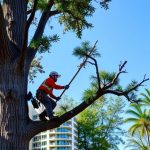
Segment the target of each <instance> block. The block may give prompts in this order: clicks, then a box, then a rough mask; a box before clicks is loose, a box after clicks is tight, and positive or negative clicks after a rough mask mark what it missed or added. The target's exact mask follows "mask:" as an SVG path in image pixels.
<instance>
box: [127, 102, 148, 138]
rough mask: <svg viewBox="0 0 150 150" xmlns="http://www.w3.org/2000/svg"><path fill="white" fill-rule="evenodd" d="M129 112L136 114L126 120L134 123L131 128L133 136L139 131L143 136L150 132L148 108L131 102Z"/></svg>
mask: <svg viewBox="0 0 150 150" xmlns="http://www.w3.org/2000/svg"><path fill="white" fill-rule="evenodd" d="M127 113H128V114H130V115H132V116H134V117H129V118H127V119H126V120H125V122H132V123H133V124H132V125H131V127H130V128H129V132H130V133H131V135H132V136H134V135H135V134H136V133H137V132H138V133H140V136H141V137H142V136H144V135H146V134H150V116H149V112H147V110H146V109H144V110H142V108H141V105H139V104H138V105H137V104H131V109H129V110H127Z"/></svg>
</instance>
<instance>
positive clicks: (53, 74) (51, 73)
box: [49, 71, 61, 78]
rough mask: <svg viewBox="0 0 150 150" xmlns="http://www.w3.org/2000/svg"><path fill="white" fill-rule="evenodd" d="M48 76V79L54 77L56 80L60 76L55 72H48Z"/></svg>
mask: <svg viewBox="0 0 150 150" xmlns="http://www.w3.org/2000/svg"><path fill="white" fill-rule="evenodd" d="M49 76H50V77H54V76H55V77H56V76H57V78H59V77H60V76H61V75H60V74H58V73H57V72H56V71H52V72H50V74H49Z"/></svg>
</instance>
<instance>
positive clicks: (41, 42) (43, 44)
mask: <svg viewBox="0 0 150 150" xmlns="http://www.w3.org/2000/svg"><path fill="white" fill-rule="evenodd" d="M58 40H59V37H58V35H53V36H50V37H47V36H43V37H42V38H40V39H38V40H36V41H32V43H31V48H34V49H36V48H38V52H39V53H44V52H46V51H48V52H49V49H50V47H51V46H52V43H53V42H57V41H58Z"/></svg>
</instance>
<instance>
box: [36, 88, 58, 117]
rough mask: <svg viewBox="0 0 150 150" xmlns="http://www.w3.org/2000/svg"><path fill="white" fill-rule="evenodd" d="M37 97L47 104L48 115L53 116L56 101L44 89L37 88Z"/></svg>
mask: <svg viewBox="0 0 150 150" xmlns="http://www.w3.org/2000/svg"><path fill="white" fill-rule="evenodd" d="M36 97H37V99H38V100H39V101H40V102H41V103H42V104H43V105H44V106H45V108H46V112H47V116H48V117H49V118H50V117H51V116H53V109H54V108H55V107H56V102H55V101H54V100H52V99H51V98H50V97H49V96H48V95H47V94H46V93H45V92H44V91H42V90H37V93H36ZM43 113H44V111H43Z"/></svg>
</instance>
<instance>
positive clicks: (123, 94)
mask: <svg viewBox="0 0 150 150" xmlns="http://www.w3.org/2000/svg"><path fill="white" fill-rule="evenodd" d="M148 80H149V78H146V77H145V76H144V79H143V80H142V81H141V82H139V83H137V84H136V85H135V86H133V87H131V88H130V89H128V90H126V91H119V90H109V89H106V90H103V93H104V94H114V95H117V96H125V97H126V98H127V100H128V101H130V102H136V101H134V100H130V97H129V94H130V92H132V91H135V90H137V88H138V87H140V86H143V85H142V84H143V83H144V82H146V81H148Z"/></svg>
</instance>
